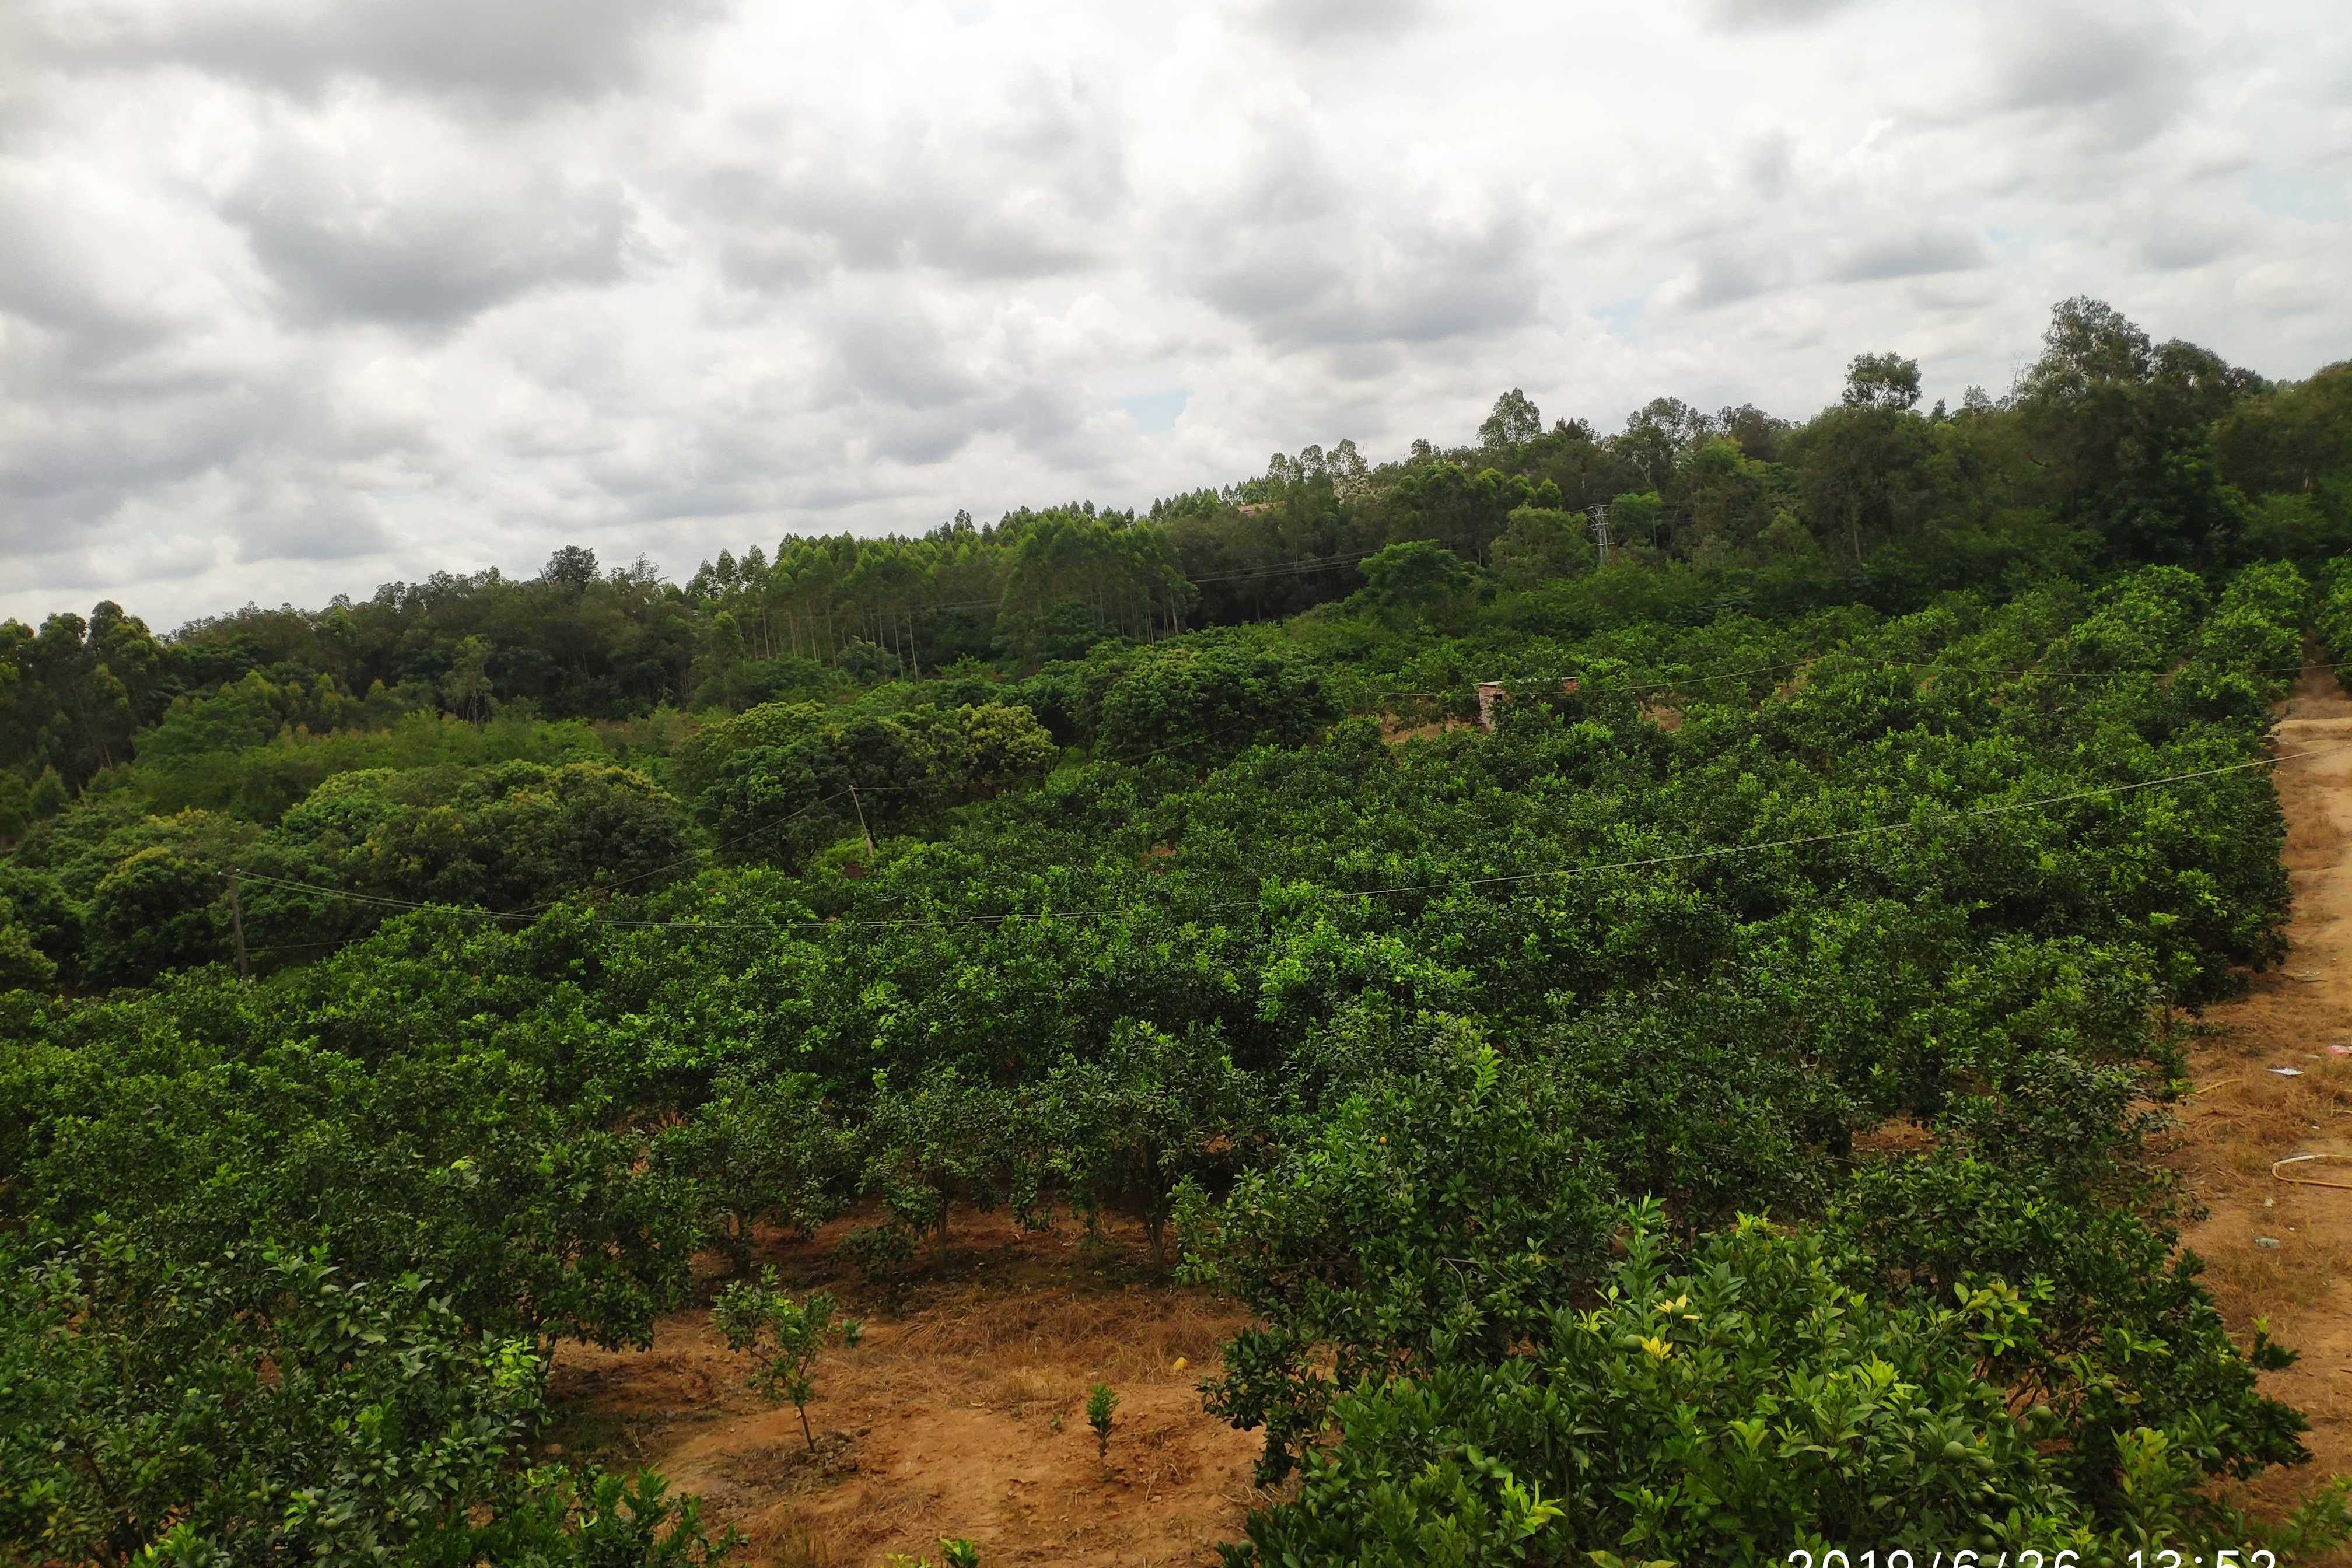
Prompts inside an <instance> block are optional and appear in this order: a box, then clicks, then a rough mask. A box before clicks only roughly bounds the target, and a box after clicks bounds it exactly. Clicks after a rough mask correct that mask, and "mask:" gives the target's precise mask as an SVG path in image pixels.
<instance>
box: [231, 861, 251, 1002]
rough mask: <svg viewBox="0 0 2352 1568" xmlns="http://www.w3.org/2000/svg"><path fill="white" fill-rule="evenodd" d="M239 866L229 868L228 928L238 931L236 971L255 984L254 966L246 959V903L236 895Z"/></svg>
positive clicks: (241, 978) (240, 977) (249, 982)
mask: <svg viewBox="0 0 2352 1568" xmlns="http://www.w3.org/2000/svg"><path fill="white" fill-rule="evenodd" d="M237 875H238V872H237V868H236V867H234V866H231V867H230V868H228V929H229V930H231V931H235V932H236V973H237V978H238V979H240V980H242V981H244V982H245V983H246V984H248V985H250V984H253V966H252V965H251V964H249V963H247V962H246V961H245V905H244V903H243V902H242V901H240V900H238V898H237V896H236V879H237Z"/></svg>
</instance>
